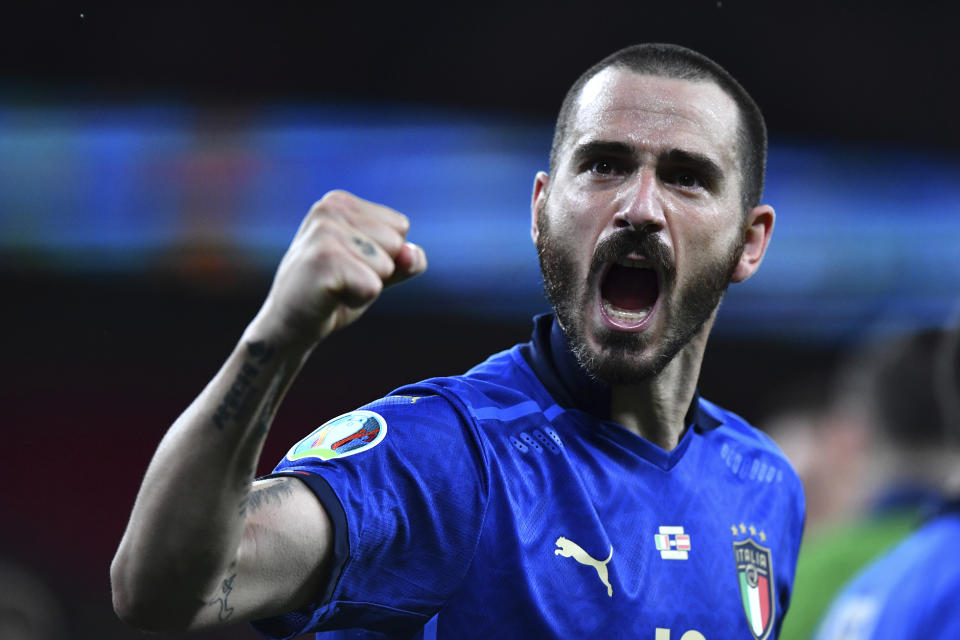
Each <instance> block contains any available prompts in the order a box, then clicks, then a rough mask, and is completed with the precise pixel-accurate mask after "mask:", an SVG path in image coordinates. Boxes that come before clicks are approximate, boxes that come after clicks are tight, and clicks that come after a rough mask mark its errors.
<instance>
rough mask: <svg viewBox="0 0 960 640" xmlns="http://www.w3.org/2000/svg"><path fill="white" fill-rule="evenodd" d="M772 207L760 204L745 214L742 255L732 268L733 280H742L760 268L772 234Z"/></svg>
mask: <svg viewBox="0 0 960 640" xmlns="http://www.w3.org/2000/svg"><path fill="white" fill-rule="evenodd" d="M774 217H775V216H774V213H773V207H771V206H770V205H766V204H761V205H758V206H756V207H754V208H753V209H751V210H750V212H749V213H748V214H747V224H746V226H745V227H744V231H743V255H741V256H740V262H738V263H737V266H736V267H735V268H734V270H733V277H732V278H731V280H732V281H733V282H743V281H744V280H746V279H747V278H749V277H750V276H752V275H753V274H754V273H755V272H756V271H757V269H759V268H760V262H761V261H762V260H763V256H764V254H765V253H766V252H767V245H768V244H770V236H771V235H772V234H773V219H774Z"/></svg>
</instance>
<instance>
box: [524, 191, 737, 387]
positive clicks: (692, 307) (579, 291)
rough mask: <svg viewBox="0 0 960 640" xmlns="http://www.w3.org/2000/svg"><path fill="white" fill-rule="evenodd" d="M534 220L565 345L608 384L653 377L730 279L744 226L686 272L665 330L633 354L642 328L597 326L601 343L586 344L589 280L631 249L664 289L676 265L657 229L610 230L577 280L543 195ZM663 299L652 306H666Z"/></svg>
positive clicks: (644, 339) (644, 337)
mask: <svg viewBox="0 0 960 640" xmlns="http://www.w3.org/2000/svg"><path fill="white" fill-rule="evenodd" d="M537 225H538V228H539V231H540V233H539V236H538V238H537V253H538V255H539V259H540V271H541V273H542V274H543V285H544V292H545V293H546V296H547V299H548V300H549V301H550V304H551V306H552V307H553V310H554V313H555V314H556V316H557V319H558V320H559V322H560V326H561V327H562V328H563V330H564V333H565V334H566V336H567V341H568V342H569V344H570V349H571V351H572V352H573V355H574V356H575V357H576V358H577V361H578V362H579V363H580V366H581V367H583V368H584V369H585V370H586V371H587V372H588V373H589V374H590V375H591V376H593V377H595V378H599V379H600V380H603V381H604V382H606V383H607V384H611V385H621V384H637V383H640V382H643V381H645V380H649V379H650V378H653V377H655V376H656V375H658V374H659V373H660V372H661V371H663V369H664V368H665V367H666V366H667V365H668V364H669V363H670V362H671V361H672V360H673V358H674V357H675V356H676V355H677V353H679V352H680V350H681V349H682V348H683V347H684V346H686V345H687V344H688V343H689V342H690V340H691V339H693V337H694V336H696V335H697V334H698V333H700V330H701V329H702V328H703V326H704V324H705V323H706V322H707V320H709V319H710V317H711V316H712V315H713V313H714V311H715V310H716V309H717V306H718V305H719V304H720V300H721V299H722V298H723V294H724V293H725V292H726V290H727V287H728V286H729V285H730V280H731V278H732V276H733V271H734V269H735V268H736V266H737V263H738V262H739V260H740V257H741V255H742V254H743V246H744V245H743V242H744V239H743V233H738V234H737V240H736V241H735V242H734V243H733V246H731V247H730V249H729V250H728V251H727V252H726V253H724V254H723V255H721V256H719V257H718V258H717V259H715V260H713V261H711V262H708V263H706V264H703V265H701V266H699V268H698V269H697V271H696V272H694V273H693V274H691V276H692V277H690V278H689V284H687V285H686V286H684V287H683V288H682V289H681V290H679V291H678V292H677V295H676V296H675V301H676V306H675V308H674V307H673V305H671V306H670V307H669V309H670V310H671V311H672V318H670V319H669V322H668V326H667V331H666V334H665V336H664V337H663V339H662V340H661V342H660V344H659V345H658V346H657V348H656V350H655V351H654V352H653V354H652V356H651V357H650V358H648V359H646V360H644V361H638V360H637V359H636V358H635V356H636V354H639V353H642V352H643V351H644V350H645V349H647V348H648V347H649V346H650V342H651V337H650V336H649V335H648V334H647V333H645V332H637V333H634V332H629V331H615V330H613V329H610V328H607V327H601V328H600V329H599V330H598V333H597V341H598V342H599V343H600V348H599V349H596V348H593V347H592V346H591V344H590V341H589V339H588V336H587V328H586V317H587V314H588V308H589V305H590V304H592V302H593V291H592V290H591V283H598V286H599V277H600V274H601V272H602V271H603V269H604V268H606V266H607V265H608V264H610V263H611V262H613V261H615V260H617V259H620V258H623V257H625V256H627V255H629V254H631V253H634V254H637V255H642V256H644V257H645V258H646V259H647V260H648V261H649V263H650V264H651V265H652V266H653V267H654V268H655V269H656V270H657V272H658V273H659V274H660V277H661V280H662V281H661V283H660V286H661V288H662V289H666V290H669V288H668V286H667V285H669V284H671V283H672V282H674V281H675V279H676V265H675V264H674V262H673V258H672V256H671V254H670V252H669V250H668V249H667V247H666V246H665V245H664V244H663V242H662V241H661V240H660V239H659V236H657V235H656V234H655V233H650V232H644V231H636V230H633V229H623V230H620V231H617V232H615V233H613V234H611V235H610V236H608V237H607V238H605V239H604V240H603V241H602V242H601V243H600V244H599V245H598V246H597V249H596V251H595V252H594V255H593V258H592V260H591V263H590V268H589V271H588V273H587V277H586V279H584V280H582V281H578V276H577V265H576V261H575V259H574V256H573V252H572V251H571V250H570V249H569V248H568V247H566V246H564V244H563V242H562V240H563V238H562V237H558V236H556V235H555V234H554V233H553V232H552V229H551V227H550V216H549V213H548V212H547V207H546V203H544V205H543V206H541V207H540V209H539V210H538V211H537ZM661 295H662V293H661ZM658 303H659V301H658ZM664 306H666V305H664ZM664 306H661V307H660V308H658V309H657V310H656V312H657V313H663V312H665V310H664Z"/></svg>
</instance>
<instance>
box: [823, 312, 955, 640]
mask: <svg viewBox="0 0 960 640" xmlns="http://www.w3.org/2000/svg"><path fill="white" fill-rule="evenodd" d="M881 356H882V357H881V358H880V362H879V364H878V365H877V369H878V371H877V373H876V374H875V375H874V377H875V378H876V381H875V382H874V385H873V389H871V390H872V391H874V392H877V391H885V392H886V393H885V394H883V395H880V394H876V395H877V398H876V404H878V405H880V406H879V407H878V408H879V409H880V411H881V413H882V415H884V417H886V419H877V418H876V417H873V416H871V417H873V422H875V423H877V424H878V425H880V426H879V427H878V429H879V430H880V432H879V433H877V434H876V437H875V439H876V440H879V441H880V442H881V443H882V445H881V446H882V448H883V449H885V450H883V451H881V452H880V453H881V455H877V457H878V458H879V459H878V460H877V464H878V465H879V464H885V465H889V466H891V467H894V470H892V471H890V472H888V475H891V476H894V477H895V478H896V479H897V480H898V482H897V483H896V485H894V486H891V487H885V489H886V490H887V492H888V494H890V498H899V501H900V502H902V503H905V504H906V505H907V506H909V505H910V504H911V503H914V504H916V505H920V504H923V505H925V506H926V507H927V508H926V509H924V510H925V511H927V513H923V514H922V515H923V522H922V523H921V525H920V526H919V527H917V529H916V531H914V532H913V533H912V534H910V535H909V536H907V537H905V538H904V539H903V540H902V541H900V542H899V543H898V544H896V545H895V546H894V547H893V549H892V550H889V551H888V552H885V553H884V554H882V555H880V556H879V557H878V558H877V559H875V560H874V561H873V562H872V563H871V564H869V565H867V567H866V568H865V569H863V570H862V571H861V572H860V573H859V574H857V575H856V576H854V578H853V579H852V580H851V581H850V583H849V584H848V585H847V586H846V587H845V588H844V589H843V590H842V591H841V592H840V594H839V595H838V596H837V598H836V599H835V600H834V601H833V604H832V606H831V607H830V609H829V610H828V612H827V615H826V616H825V618H824V619H823V620H822V621H821V624H820V627H819V630H818V631H817V634H816V638H817V639H818V640H886V639H891V640H892V639H894V638H895V639H896V640H912V639H916V640H920V639H922V640H952V639H953V638H960V607H958V606H957V605H958V598H960V560H958V558H957V553H956V549H957V547H958V545H960V431H958V429H960V331H958V330H957V329H956V328H954V329H953V330H950V331H924V332H920V333H917V334H914V335H908V336H906V337H902V338H900V339H898V340H895V341H892V343H891V344H889V345H886V347H885V348H884V349H882V350H881ZM868 415H869V414H868ZM888 501H892V500H890V499H889V498H888ZM901 508H902V507H901ZM874 519H879V518H876V517H875V518H874ZM861 528H862V529H866V526H863V527H861Z"/></svg>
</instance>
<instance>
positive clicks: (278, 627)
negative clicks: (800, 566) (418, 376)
mask: <svg viewBox="0 0 960 640" xmlns="http://www.w3.org/2000/svg"><path fill="white" fill-rule="evenodd" d="M609 406H610V391H609V388H607V387H606V386H605V385H603V384H601V383H599V382H597V381H595V380H592V379H591V378H590V377H588V376H587V374H586V373H585V372H584V371H583V370H582V369H581V368H580V367H579V365H578V364H577V362H576V360H575V359H574V357H573V356H572V355H571V354H570V352H569V350H568V348H567V343H566V339H565V337H564V335H563V332H562V331H561V330H560V328H559V325H558V324H557V323H556V322H555V321H554V319H553V317H552V316H540V317H538V318H537V320H536V324H535V329H534V337H533V340H532V341H531V342H529V343H525V344H522V345H518V346H516V347H514V348H512V349H509V350H507V351H504V352H501V353H499V354H496V355H494V356H492V357H491V358H489V359H488V360H487V361H485V362H483V363H482V364H480V365H478V366H477V367H475V368H473V369H471V370H470V371H469V372H467V373H466V374H464V375H462V376H455V377H449V378H434V379H430V380H426V381H423V382H420V383H418V384H414V385H410V386H407V387H403V388H401V389H398V390H397V391H395V392H393V393H391V395H389V396H388V397H386V398H383V399H381V400H378V401H376V402H373V403H371V404H369V405H366V406H365V407H362V408H361V409H359V410H357V411H354V412H351V413H348V414H346V415H344V416H340V417H339V418H335V419H334V420H331V421H330V422H328V423H326V424H324V425H323V426H321V427H320V428H318V429H317V430H316V431H314V432H313V433H311V434H310V435H308V436H307V437H306V438H304V440H302V441H301V442H300V443H298V444H296V445H295V446H294V447H293V448H292V449H291V450H290V452H289V453H288V454H287V456H286V457H285V458H284V460H283V461H281V462H280V464H279V465H278V466H277V468H276V470H275V472H274V475H288V476H295V477H298V478H300V479H301V480H302V481H303V482H305V483H306V484H307V485H308V486H309V487H310V488H311V489H312V490H313V491H314V492H315V493H316V495H317V497H318V499H319V500H320V501H321V502H322V504H323V505H324V507H325V508H326V510H327V512H328V513H329V514H330V517H331V520H332V522H333V524H334V549H333V570H332V579H331V581H330V584H329V585H328V588H327V589H326V590H325V591H324V592H323V593H318V594H317V598H316V600H315V602H313V603H312V604H310V605H309V606H308V607H306V608H304V609H302V610H299V611H294V612H291V613H289V614H287V615H284V616H280V617H277V618H272V619H269V620H263V621H259V622H257V623H255V625H254V626H255V627H256V628H257V629H258V630H260V631H261V632H262V633H264V634H265V635H267V636H270V637H278V638H290V637H295V636H297V635H300V634H303V633H307V632H311V631H317V632H320V633H318V638H337V637H343V638H382V637H390V638H394V637H396V638H409V637H422V638H426V639H431V640H432V639H434V638H456V639H460V638H489V637H496V638H597V637H603V638H610V639H613V638H630V639H638V638H639V639H644V640H671V639H672V640H698V639H699V640H704V639H706V640H720V639H725V638H736V639H743V638H747V639H749V638H755V639H758V640H766V639H767V638H775V637H776V634H777V630H778V629H779V625H780V621H781V620H782V619H783V615H784V613H785V612H786V609H787V605H788V603H789V601H790V592H791V584H792V582H793V576H794V568H795V564H796V558H797V553H798V550H799V545H800V535H801V531H802V529H803V521H804V500H803V492H802V489H801V485H800V482H799V479H798V477H797V475H796V473H795V472H794V471H793V469H792V468H791V467H790V465H789V463H788V462H787V460H786V458H785V457H784V456H783V455H782V454H781V453H780V451H779V450H778V449H777V448H776V446H775V445H774V444H773V443H772V441H771V440H770V439H769V438H767V437H766V436H765V435H764V434H762V433H760V432H759V431H757V430H755V429H754V428H752V427H750V426H749V425H747V424H746V423H745V422H744V421H743V420H742V419H741V418H739V417H738V416H736V415H734V414H732V413H729V412H726V411H724V410H722V409H720V408H718V407H717V406H715V405H713V404H711V403H710V402H708V401H706V400H704V399H702V398H700V397H699V396H698V397H696V398H695V399H694V402H693V403H692V405H691V407H690V410H689V411H688V413H687V417H686V420H687V425H688V428H687V430H686V432H685V434H684V436H683V438H682V439H681V441H680V443H679V444H678V445H677V447H675V448H674V449H673V450H672V451H664V450H663V449H661V448H659V447H657V446H655V445H653V444H651V443H649V442H647V441H646V440H644V439H642V438H640V437H638V436H637V435H635V434H633V433H631V432H630V431H628V430H626V429H624V428H623V427H621V426H619V425H617V424H615V423H613V422H611V421H610V420H609ZM347 630H349V631H347Z"/></svg>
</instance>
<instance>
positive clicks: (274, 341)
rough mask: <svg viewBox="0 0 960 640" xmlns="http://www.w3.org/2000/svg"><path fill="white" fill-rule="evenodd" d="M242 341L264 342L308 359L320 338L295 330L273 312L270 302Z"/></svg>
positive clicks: (247, 329)
mask: <svg viewBox="0 0 960 640" xmlns="http://www.w3.org/2000/svg"><path fill="white" fill-rule="evenodd" d="M241 340H242V342H244V343H246V344H248V345H249V344H263V345H265V346H267V347H269V348H270V350H271V351H274V352H280V353H283V354H286V355H287V356H288V357H290V356H293V357H296V356H301V357H302V358H303V359H306V357H307V356H308V355H310V352H311V351H313V348H314V347H316V346H317V343H318V342H319V339H318V337H317V336H316V335H305V333H304V332H303V331H295V330H293V329H292V328H291V327H290V326H289V323H285V322H283V320H282V319H280V318H279V317H278V314H276V313H272V312H271V309H270V308H269V303H266V304H264V306H263V307H262V308H261V309H260V311H259V312H258V313H257V315H256V316H254V318H253V320H252V321H251V322H250V324H249V325H247V328H246V330H245V331H244V332H243V337H242V338H241Z"/></svg>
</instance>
